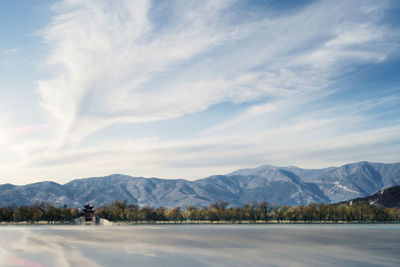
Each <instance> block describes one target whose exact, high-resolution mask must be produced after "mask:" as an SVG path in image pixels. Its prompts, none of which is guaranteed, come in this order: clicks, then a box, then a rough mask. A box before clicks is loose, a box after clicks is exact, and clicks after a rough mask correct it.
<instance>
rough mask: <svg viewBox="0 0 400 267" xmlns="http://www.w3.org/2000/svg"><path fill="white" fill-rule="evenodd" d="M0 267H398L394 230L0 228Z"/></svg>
mask: <svg viewBox="0 0 400 267" xmlns="http://www.w3.org/2000/svg"><path fill="white" fill-rule="evenodd" d="M0 266H34V267H39V266H40V267H42V266H115V267H116V266H191V267H194V266H400V225H213V226H211V225H208V226H207V225H176V226H117V227H104V226H86V227H84V226H1V227H0Z"/></svg>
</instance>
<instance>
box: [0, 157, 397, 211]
mask: <svg viewBox="0 0 400 267" xmlns="http://www.w3.org/2000/svg"><path fill="white" fill-rule="evenodd" d="M398 184H400V163H389V164H387V163H373V162H366V161H362V162H357V163H349V164H345V165H343V166H341V167H328V168H323V169H302V168H298V167H295V166H287V167H279V166H272V165H262V166H259V167H256V168H247V169H239V170H237V171H234V172H231V173H229V174H226V175H213V176H209V177H206V178H203V179H198V180H194V181H189V180H185V179H161V178H156V177H152V178H144V177H132V176H129V175H124V174H112V175H108V176H104V177H90V178H80V179H75V180H72V181H69V182H67V183H65V184H58V183H56V182H53V181H44V182H37V183H33V184H28V185H21V186H20V185H12V184H3V185H0V206H10V205H29V204H34V203H35V202H46V203H50V204H53V205H60V206H61V205H68V206H74V207H81V206H82V204H85V203H88V202H90V203H92V204H94V205H96V206H100V205H106V204H110V203H111V202H113V201H116V200H121V201H127V203H129V204H138V205H142V206H145V205H149V206H154V207H156V206H166V207H174V206H181V207H184V206H188V205H195V206H208V205H209V204H211V203H212V202H216V201H227V202H229V203H230V204H231V205H243V204H245V203H247V202H249V201H268V202H270V203H276V204H280V205H290V206H294V205H307V204H310V203H313V202H319V203H336V202H340V201H345V200H348V199H353V198H359V197H365V196H368V195H371V194H373V193H375V192H377V191H379V190H382V189H384V188H386V187H390V186H394V185H398Z"/></svg>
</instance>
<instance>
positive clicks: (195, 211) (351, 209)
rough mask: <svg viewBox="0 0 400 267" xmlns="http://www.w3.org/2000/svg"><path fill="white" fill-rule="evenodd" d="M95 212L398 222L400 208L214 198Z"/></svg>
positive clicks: (147, 217)
mask: <svg viewBox="0 0 400 267" xmlns="http://www.w3.org/2000/svg"><path fill="white" fill-rule="evenodd" d="M96 215H97V216H100V217H102V218H105V219H107V220H110V221H114V222H130V223H138V222H147V223H155V222H177V223H179V222H184V221H185V222H192V223H202V222H204V223H268V222H277V223H282V222H305V223H307V222H400V209H395V208H383V207H378V206H371V205H370V204H369V203H357V204H354V205H349V204H310V205H308V206H295V207H289V206H279V205H271V204H270V203H268V202H250V203H248V204H245V205H243V206H241V207H235V206H232V207H229V205H228V203H227V202H216V203H213V204H211V205H210V206H208V207H202V208H197V207H195V206H187V207H186V208H185V209H182V208H180V207H175V208H171V209H167V208H165V207H158V208H152V207H149V206H146V207H139V206H138V205H134V204H133V205H128V204H127V203H126V202H119V201H117V202H114V203H112V204H111V205H108V206H103V207H101V208H99V209H98V210H97V211H96Z"/></svg>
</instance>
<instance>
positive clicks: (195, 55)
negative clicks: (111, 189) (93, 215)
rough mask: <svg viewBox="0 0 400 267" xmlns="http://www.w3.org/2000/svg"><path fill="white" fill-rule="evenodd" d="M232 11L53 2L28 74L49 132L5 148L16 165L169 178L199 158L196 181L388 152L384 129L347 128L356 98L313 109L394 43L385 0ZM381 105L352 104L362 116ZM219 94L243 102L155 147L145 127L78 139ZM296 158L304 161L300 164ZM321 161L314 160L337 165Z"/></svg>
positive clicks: (175, 4) (219, 6) (355, 118)
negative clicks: (268, 166)
mask: <svg viewBox="0 0 400 267" xmlns="http://www.w3.org/2000/svg"><path fill="white" fill-rule="evenodd" d="M242 5H243V4H242V3H240V2H237V1H207V0H204V1H195V2H186V1H172V2H168V1H167V2H163V3H159V2H150V1H124V0H118V1H108V0H101V1H89V0H87V1H73V0H65V1H61V2H59V3H58V4H57V5H55V6H54V7H53V10H54V17H53V18H52V20H51V23H50V24H49V25H48V27H47V28H46V29H44V30H42V31H41V33H40V34H41V36H42V37H43V39H44V40H45V42H46V43H47V45H48V48H49V53H48V56H47V60H46V62H45V65H46V66H47V67H48V68H49V70H50V72H51V73H52V76H51V77H52V78H49V79H43V80H40V81H39V82H38V88H37V93H38V95H39V96H40V100H41V106H42V107H43V108H44V110H45V111H46V112H47V114H48V115H49V121H51V122H52V125H54V126H53V127H52V129H51V132H52V135H51V136H50V137H49V136H46V138H39V139H37V140H31V139H30V140H25V141H24V142H22V143H19V144H16V145H15V146H14V150H16V151H19V153H22V155H23V159H24V164H25V168H26V169H25V170H26V172H34V173H35V172H37V173H44V172H46V173H47V172H49V173H51V172H53V173H60V172H62V170H65V169H69V170H70V169H71V168H72V166H73V168H74V170H75V171H76V175H79V174H82V175H86V174H87V175H101V174H107V173H109V172H114V171H116V172H127V173H136V174H142V175H147V174H148V175H160V176H167V177H174V176H175V177H177V176H182V175H187V174H188V173H192V170H191V168H194V167H196V166H199V167H204V168H203V169H202V171H196V174H193V173H192V174H189V176H190V177H200V176H201V175H203V174H207V173H208V174H209V173H211V172H215V171H216V172H222V171H224V170H232V168H235V167H242V166H243V165H247V166H248V165H253V166H254V165H256V164H263V163H272V164H274V163H277V164H280V163H290V164H295V163H300V164H306V165H307V164H308V165H309V164H310V162H311V161H313V162H318V159H319V157H320V155H321V153H324V151H343V149H347V150H348V149H351V148H352V147H355V146H357V145H362V144H364V145H366V146H368V145H370V146H371V147H373V146H374V145H376V144H377V143H379V142H381V141H382V140H383V138H387V139H385V140H387V144H386V146H387V147H388V146H389V144H390V142H394V141H393V140H394V139H395V135H394V134H395V131H397V130H398V129H397V128H396V126H395V125H393V124H392V125H384V126H382V127H381V128H378V129H376V130H371V129H361V128H357V129H354V125H361V126H362V125H365V124H367V123H368V121H369V119H370V118H371V117H368V116H367V115H365V114H361V113H360V110H361V107H360V105H361V104H359V108H357V106H355V105H353V106H350V107H349V106H347V107H346V106H344V104H340V106H338V107H336V109H334V108H332V107H323V106H322V105H319V106H318V108H317V106H315V107H314V108H313V105H316V104H318V103H319V102H321V101H323V100H324V99H326V97H327V96H329V95H331V94H333V93H335V92H336V91H337V90H338V89H337V88H336V87H335V82H336V81H337V80H338V79H339V78H338V77H340V76H341V75H343V74H346V73H349V72H351V71H353V70H354V69H355V68H357V67H358V66H360V65H362V64H371V63H372V64H374V63H379V62H382V61H384V60H386V59H387V58H388V56H389V55H391V54H392V53H393V52H395V51H398V48H399V47H398V44H399V34H398V33H397V32H398V31H397V30H396V29H394V28H392V27H391V26H388V25H385V24H384V23H382V21H381V19H382V16H384V15H385V11H386V9H387V8H390V2H389V1H381V2H379V3H377V2H376V1H351V2H349V1H335V2H332V1H315V2H312V3H310V4H308V5H306V6H303V7H301V8H298V9H295V10H291V12H284V11H278V10H272V9H269V10H265V11H263V12H261V11H259V10H248V8H247V7H244V6H242ZM246 11H247V12H246ZM385 99H388V98H387V96H385V97H382V98H381V99H380V100H378V101H377V102H374V103H370V105H368V104H366V105H365V106H364V107H363V108H364V109H367V110H368V109H369V110H372V109H373V108H375V107H377V106H379V105H384V103H385V101H386V100H385ZM391 99H392V100H391V103H393V101H394V102H396V101H398V100H396V99H394V100H393V98H391ZM226 102H229V103H234V104H240V103H241V104H243V103H244V104H245V105H246V108H244V110H243V111H242V112H241V113H239V114H238V115H237V116H235V117H234V118H232V119H230V120H225V121H224V122H223V123H221V124H219V125H214V126H212V127H210V128H207V129H203V130H202V131H200V132H199V133H197V134H195V135H194V136H189V137H186V138H185V139H175V140H169V141H165V140H162V138H160V137H159V136H158V134H157V133H156V132H154V134H153V135H152V136H148V138H146V139H135V140H132V138H129V137H126V136H125V137H124V138H119V137H118V138H117V137H115V138H113V137H107V138H104V136H103V138H101V137H99V138H98V139H96V140H91V141H92V142H88V139H90V138H91V137H93V136H94V135H96V133H97V132H98V131H99V130H101V129H103V128H106V127H110V126H111V127H112V125H113V124H118V123H126V124H133V125H134V124H135V123H138V122H153V123H156V122H158V121H161V120H171V119H177V118H181V117H183V116H190V114H193V113H196V112H202V111H205V110H207V109H208V108H209V107H211V106H214V105H218V104H220V103H226ZM352 104H355V103H352ZM344 110H348V114H351V115H348V114H347V115H346V114H345V113H346V112H343V111H344ZM337 113H339V114H337ZM182 127H184V125H183V126H182ZM53 131H54V133H53ZM374 131H375V132H374ZM372 135H375V136H376V137H374V138H372V139H371V136H372ZM356 136H358V137H357V138H355V137H356ZM354 138H355V139H356V140H353V139H354ZM393 138H394V139H393ZM0 139H1V138H0ZM38 140H40V141H38ZM349 140H352V141H349ZM390 140H392V141H390ZM341 149H342V150H341ZM359 151H360V150H359ZM308 153H309V154H308ZM305 155H307V157H308V159H307V160H305V159H304V160H299V157H304V156H305ZM310 155H314V156H310ZM335 155H337V153H336V154H335ZM325 158H326V160H321V165H323V164H331V163H337V162H341V161H340V160H338V159H337V158H335V157H334V156H333V155H332V157H330V158H331V159H328V158H329V157H327V156H325ZM356 158H357V156H356V155H353V156H352V157H344V158H343V161H347V160H353V159H356ZM375 158H376V157H375ZM311 165H312V164H311ZM314 165H315V166H316V165H319V164H318V163H316V164H314ZM110 166H112V167H110ZM132 166H134V167H132ZM205 166H208V167H207V168H205ZM213 166H214V167H213ZM185 168H186V169H185ZM93 169H95V170H93ZM60 176H65V175H61V174H60Z"/></svg>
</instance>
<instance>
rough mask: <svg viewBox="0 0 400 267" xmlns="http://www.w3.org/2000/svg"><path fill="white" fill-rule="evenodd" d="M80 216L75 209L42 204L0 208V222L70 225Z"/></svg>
mask: <svg viewBox="0 0 400 267" xmlns="http://www.w3.org/2000/svg"><path fill="white" fill-rule="evenodd" d="M80 215H81V214H80V212H79V211H78V209H76V208H70V207H66V206H63V207H54V206H52V205H49V204H44V203H40V204H35V205H32V206H19V207H15V206H14V207H0V222H26V223H34V222H39V221H45V222H48V223H55V222H57V223H70V222H73V221H74V219H75V218H77V217H79V216H80Z"/></svg>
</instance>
